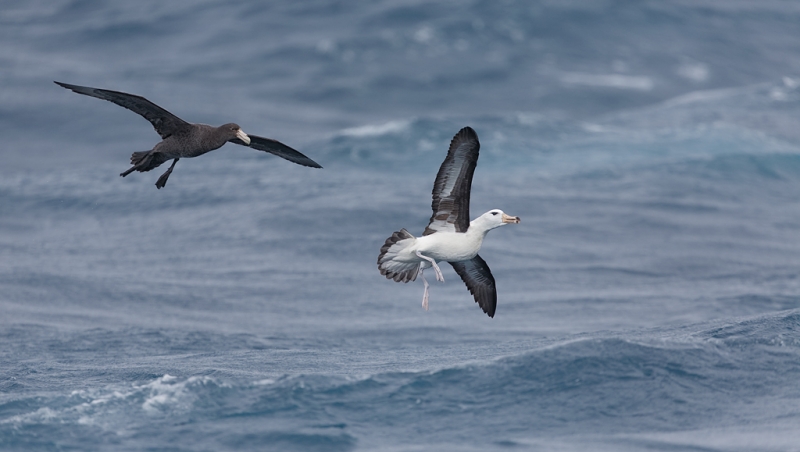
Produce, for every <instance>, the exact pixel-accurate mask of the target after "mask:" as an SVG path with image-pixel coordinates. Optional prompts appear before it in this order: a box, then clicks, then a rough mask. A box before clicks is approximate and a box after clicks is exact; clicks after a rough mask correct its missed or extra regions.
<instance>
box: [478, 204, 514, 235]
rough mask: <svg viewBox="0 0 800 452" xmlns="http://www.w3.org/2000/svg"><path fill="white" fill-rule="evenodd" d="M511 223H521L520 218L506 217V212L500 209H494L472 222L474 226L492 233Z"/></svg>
mask: <svg viewBox="0 0 800 452" xmlns="http://www.w3.org/2000/svg"><path fill="white" fill-rule="evenodd" d="M509 223H514V224H517V223H519V217H512V216H511V215H506V214H505V212H503V211H502V210H500V209H492V210H490V211H488V212H486V213H485V214H483V215H481V216H479V217H478V218H476V219H474V220H472V225H475V226H477V227H479V228H480V229H482V230H484V231H490V230H492V229H494V228H499V227H500V226H505V225H507V224H509ZM472 225H470V227H472Z"/></svg>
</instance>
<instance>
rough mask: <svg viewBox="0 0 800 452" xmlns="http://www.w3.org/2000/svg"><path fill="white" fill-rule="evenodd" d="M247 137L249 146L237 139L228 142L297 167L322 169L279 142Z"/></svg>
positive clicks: (253, 136)
mask: <svg viewBox="0 0 800 452" xmlns="http://www.w3.org/2000/svg"><path fill="white" fill-rule="evenodd" d="M248 136H249V137H250V144H246V143H245V142H244V141H242V140H240V139H238V138H234V139H233V140H230V142H231V143H236V144H240V145H242V146H247V147H250V148H253V149H258V150H259V151H266V152H269V153H270V154H275V155H277V156H278V157H281V158H285V159H286V160H288V161H290V162H294V163H297V164H298V165H303V166H310V167H312V168H322V167H321V166H320V165H319V163H317V162H315V161H313V160H311V159H310V158H308V157H306V156H305V155H303V154H302V153H300V152H299V151H296V150H294V149H292V148H290V147H289V146H286V145H285V144H283V143H281V142H280V141H276V140H273V139H271V138H264V137H259V136H256V135H249V134H248Z"/></svg>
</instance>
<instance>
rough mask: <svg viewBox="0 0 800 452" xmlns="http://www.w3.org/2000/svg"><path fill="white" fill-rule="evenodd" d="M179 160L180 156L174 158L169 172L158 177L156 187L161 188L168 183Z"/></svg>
mask: <svg viewBox="0 0 800 452" xmlns="http://www.w3.org/2000/svg"><path fill="white" fill-rule="evenodd" d="M178 160H180V157H178V158H176V159H175V160H173V161H172V165H170V166H169V169H168V170H167V172H166V173H164V174H162V175H161V177H159V178H158V180H157V181H156V188H158V189H159V190H160V189H161V188H162V187H164V186H165V185H167V179H169V175H170V174H172V168H175V164H176V163H178ZM129 171H130V170H129Z"/></svg>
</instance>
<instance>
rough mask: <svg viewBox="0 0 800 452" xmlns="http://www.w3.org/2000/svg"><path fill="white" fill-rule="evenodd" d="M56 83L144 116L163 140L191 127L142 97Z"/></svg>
mask: <svg viewBox="0 0 800 452" xmlns="http://www.w3.org/2000/svg"><path fill="white" fill-rule="evenodd" d="M55 83H56V84H57V85H60V86H63V87H64V88H67V89H71V90H72V91H75V92H76V93H78V94H84V95H87V96H92V97H96V98H98V99H103V100H107V101H109V102H114V103H115V104H117V105H119V106H120V107H123V108H127V109H128V110H130V111H132V112H134V113H138V114H140V115H142V116H143V117H144V119H146V120H148V121H150V124H152V125H153V128H155V129H156V132H158V134H159V135H161V138H162V139H164V138H167V137H168V136H170V135H172V134H173V133H175V132H176V131H177V130H179V129H181V128H183V127H187V126H189V123H187V122H186V121H184V120H183V119H181V118H179V117H177V116H175V115H173V114H172V113H170V112H168V111H167V110H164V109H163V108H161V107H159V106H158V105H156V104H154V103H152V102H150V101H149V100H147V99H145V98H144V97H142V96H137V95H135V94H128V93H122V92H119V91H111V90H107V89H100V88H89V87H88V86H78V85H70V84H68V83H61V82H55Z"/></svg>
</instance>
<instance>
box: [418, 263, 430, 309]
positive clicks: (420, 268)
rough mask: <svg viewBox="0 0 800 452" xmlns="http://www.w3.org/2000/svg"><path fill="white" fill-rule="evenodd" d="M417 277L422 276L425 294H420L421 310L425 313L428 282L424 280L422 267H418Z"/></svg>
mask: <svg viewBox="0 0 800 452" xmlns="http://www.w3.org/2000/svg"><path fill="white" fill-rule="evenodd" d="M419 275H420V276H422V283H423V284H425V292H424V293H423V294H422V308H423V309H425V310H426V311H427V310H428V287H429V286H430V285H429V284H428V281H427V280H426V279H425V273H424V272H423V268H422V265H420V266H419Z"/></svg>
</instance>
